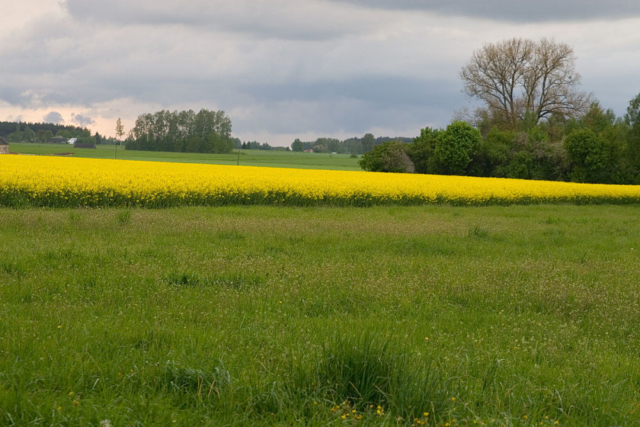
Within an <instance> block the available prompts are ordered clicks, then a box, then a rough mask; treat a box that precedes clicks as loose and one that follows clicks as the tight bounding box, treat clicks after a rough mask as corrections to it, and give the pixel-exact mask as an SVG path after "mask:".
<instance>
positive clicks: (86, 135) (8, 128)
mask: <svg viewBox="0 0 640 427" xmlns="http://www.w3.org/2000/svg"><path fill="white" fill-rule="evenodd" d="M0 136H1V137H3V138H5V139H6V140H7V141H9V142H48V141H49V140H50V139H51V138H53V137H61V138H66V139H69V138H78V142H79V143H85V144H113V143H115V139H114V138H105V137H103V136H101V135H100V134H99V133H97V132H96V133H95V135H92V134H91V130H89V129H87V128H82V127H79V126H72V125H56V124H53V123H30V122H29V123H23V122H0Z"/></svg>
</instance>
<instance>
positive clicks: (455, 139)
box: [434, 121, 482, 175]
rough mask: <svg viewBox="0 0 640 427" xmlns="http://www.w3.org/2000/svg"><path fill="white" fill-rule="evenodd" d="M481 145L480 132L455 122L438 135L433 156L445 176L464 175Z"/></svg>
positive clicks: (464, 123) (465, 124)
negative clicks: (435, 157)
mask: <svg viewBox="0 0 640 427" xmlns="http://www.w3.org/2000/svg"><path fill="white" fill-rule="evenodd" d="M481 143H482V135H480V131H479V130H478V129H476V128H474V127H473V126H471V125H470V124H468V123H466V122H462V121H455V122H453V123H451V124H450V125H449V126H447V129H446V130H445V131H444V132H443V133H441V134H440V135H438V138H437V141H436V144H435V150H434V154H435V155H436V156H437V161H438V163H439V164H440V166H441V171H442V173H444V174H447V175H465V174H466V172H467V167H468V166H469V164H470V163H471V159H472V158H473V155H474V154H475V153H476V151H477V150H478V147H480V144H481Z"/></svg>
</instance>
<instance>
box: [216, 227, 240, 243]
mask: <svg viewBox="0 0 640 427" xmlns="http://www.w3.org/2000/svg"><path fill="white" fill-rule="evenodd" d="M216 237H217V238H218V239H220V240H244V238H245V236H244V234H242V233H241V232H239V231H238V230H236V229H235V228H234V229H231V230H220V231H218V232H217V233H216Z"/></svg>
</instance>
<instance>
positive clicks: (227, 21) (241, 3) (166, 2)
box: [64, 0, 375, 40]
mask: <svg viewBox="0 0 640 427" xmlns="http://www.w3.org/2000/svg"><path fill="white" fill-rule="evenodd" d="M64 4H65V6H66V8H67V10H68V11H69V13H70V14H71V15H72V16H73V17H74V18H75V19H77V20H79V21H86V20H93V21H96V22H108V23H110V24H114V25H117V26H118V25H120V26H122V25H180V26H194V27H200V28H207V29H210V30H222V31H229V32H239V33H245V34H252V35H254V36H257V37H266V38H277V39H291V40H327V39H334V38H337V37H341V36H344V35H346V34H353V33H358V32H360V31H361V30H363V29H366V28H369V29H371V28H375V25H374V24H372V23H371V22H369V21H368V20H366V19H362V18H363V17H362V16H361V17H360V19H358V20H354V19H351V17H349V16H345V15H344V14H341V13H337V11H336V6H335V4H334V5H326V4H324V3H322V2H318V1H315V0H305V1H301V0H260V1H255V0H217V1H211V0H190V1H189V2H184V1H180V0H162V1H160V0H137V1H135V2H131V1H129V0H111V1H100V2H96V1H93V0H67V1H66V3H64Z"/></svg>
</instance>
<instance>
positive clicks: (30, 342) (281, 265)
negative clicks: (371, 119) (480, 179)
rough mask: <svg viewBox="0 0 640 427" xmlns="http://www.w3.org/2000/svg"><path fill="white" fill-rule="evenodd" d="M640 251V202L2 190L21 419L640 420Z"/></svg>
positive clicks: (98, 422) (2, 382)
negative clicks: (269, 198) (494, 202)
mask: <svg viewBox="0 0 640 427" xmlns="http://www.w3.org/2000/svg"><path fill="white" fill-rule="evenodd" d="M100 152H101V151H98V153H100ZM639 252H640V207H639V206H562V205H556V206H549V205H541V206H511V207H478V208H458V207H447V206H426V207H374V208H366V209H364V208H279V207H260V206H258V207H256V206H253V207H224V208H178V209H166V210H142V209H134V210H122V209H120V210H118V209H35V208H31V209H0V425H16V426H18V425H19V426H24V425H46V426H75V425H78V426H80V425H82V426H89V425H91V426H107V425H109V426H143V425H144V426H156V425H158V426H168V425H176V426H195V425H198V426H200V425H204V426H206V425H208V426H225V425H236V426H249V425H280V426H284V425H307V426H325V425H362V426H368V425H376V426H378V425H384V426H395V425H400V426H410V425H430V426H434V425H438V426H475V425H491V426H540V425H542V426H554V425H562V426H634V425H638V424H640V357H639V355H640V341H639V338H640V332H639V329H638V325H640V256H639V255H638V254H639ZM427 413H428V415H426V414H427Z"/></svg>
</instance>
